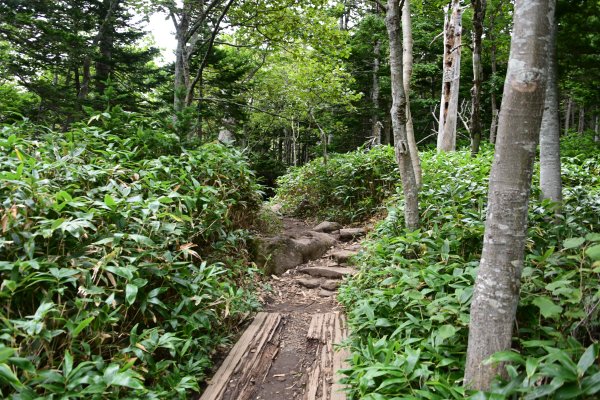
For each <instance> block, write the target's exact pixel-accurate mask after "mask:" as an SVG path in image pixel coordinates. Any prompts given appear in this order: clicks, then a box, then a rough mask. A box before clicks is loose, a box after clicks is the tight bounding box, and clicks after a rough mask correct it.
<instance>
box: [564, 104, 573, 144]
mask: <svg viewBox="0 0 600 400" xmlns="http://www.w3.org/2000/svg"><path fill="white" fill-rule="evenodd" d="M572 109H573V99H572V98H571V97H569V99H568V100H567V110H566V111H565V135H568V134H569V128H570V127H571V110H572Z"/></svg>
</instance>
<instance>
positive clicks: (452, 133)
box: [437, 0, 462, 151]
mask: <svg viewBox="0 0 600 400" xmlns="http://www.w3.org/2000/svg"><path fill="white" fill-rule="evenodd" d="M461 46H462V9H461V8H460V0H452V7H447V8H446V19H445V23H444V65H443V70H444V76H443V79H442V101H441V104H440V119H439V124H440V126H439V129H438V140H437V149H438V151H454V150H455V149H456V121H457V118H458V91H459V89H460V88H459V84H460V52H461Z"/></svg>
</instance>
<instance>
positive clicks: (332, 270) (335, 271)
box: [300, 267, 356, 279]
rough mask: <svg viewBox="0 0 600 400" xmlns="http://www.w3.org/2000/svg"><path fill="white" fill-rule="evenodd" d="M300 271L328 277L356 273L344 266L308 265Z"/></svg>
mask: <svg viewBox="0 0 600 400" xmlns="http://www.w3.org/2000/svg"><path fill="white" fill-rule="evenodd" d="M300 272H302V273H305V274H308V275H310V276H314V277H322V278H328V279H342V278H343V277H344V276H346V275H354V274H355V273H356V271H355V270H353V269H352V268H344V267H308V268H302V269H301V270H300Z"/></svg>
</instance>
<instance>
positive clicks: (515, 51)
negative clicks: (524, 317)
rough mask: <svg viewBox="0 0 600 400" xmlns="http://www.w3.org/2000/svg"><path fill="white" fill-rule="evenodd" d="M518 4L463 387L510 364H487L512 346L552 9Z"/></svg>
mask: <svg viewBox="0 0 600 400" xmlns="http://www.w3.org/2000/svg"><path fill="white" fill-rule="evenodd" d="M551 1H553V0H517V1H516V4H515V9H514V26H513V33H512V41H511V49H510V57H509V62H508V71H507V74H506V80H505V83H504V94H503V99H502V111H501V112H500V119H499V123H498V138H497V141H496V153H495V155H494V163H493V165H492V170H491V174H490V186H489V193H488V210H487V219H486V223H485V233H484V239H483V251H482V255H481V263H480V266H479V272H478V275H477V280H476V282H475V288H474V292H473V299H472V303H471V319H470V323H469V344H468V350H467V362H466V367H465V380H464V382H465V385H467V386H468V387H471V388H473V389H477V390H487V389H489V388H490V385H491V382H492V380H493V379H494V377H495V376H497V375H498V374H503V373H504V371H505V368H504V365H502V364H500V365H497V364H494V363H490V364H484V360H486V359H488V358H489V357H490V356H491V355H492V354H494V353H496V352H498V351H502V350H508V349H510V347H511V340H512V331H513V325H514V320H515V314H516V310H517V304H518V302H519V290H520V278H521V270H522V267H523V259H524V249H525V240H526V237H527V207H528V202H529V194H530V190H531V177H532V174H533V162H534V160H535V155H536V151H537V143H538V138H539V130H540V123H541V120H542V113H543V108H544V96H545V92H546V76H547V73H548V68H547V67H546V60H547V54H548V51H549V45H550V18H549V15H548V14H549V12H550V11H551V10H549V4H550V2H551Z"/></svg>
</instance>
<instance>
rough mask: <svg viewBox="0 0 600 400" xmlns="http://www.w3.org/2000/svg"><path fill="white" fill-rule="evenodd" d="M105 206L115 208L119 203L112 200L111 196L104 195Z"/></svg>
mask: <svg viewBox="0 0 600 400" xmlns="http://www.w3.org/2000/svg"><path fill="white" fill-rule="evenodd" d="M104 204H106V205H107V206H108V207H109V208H111V209H112V208H115V206H116V205H117V202H116V201H115V199H113V198H112V196H111V195H110V194H108V193H107V194H105V195H104Z"/></svg>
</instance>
